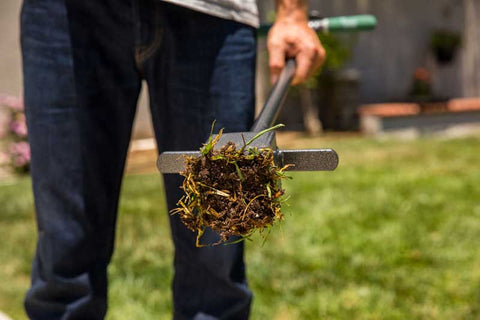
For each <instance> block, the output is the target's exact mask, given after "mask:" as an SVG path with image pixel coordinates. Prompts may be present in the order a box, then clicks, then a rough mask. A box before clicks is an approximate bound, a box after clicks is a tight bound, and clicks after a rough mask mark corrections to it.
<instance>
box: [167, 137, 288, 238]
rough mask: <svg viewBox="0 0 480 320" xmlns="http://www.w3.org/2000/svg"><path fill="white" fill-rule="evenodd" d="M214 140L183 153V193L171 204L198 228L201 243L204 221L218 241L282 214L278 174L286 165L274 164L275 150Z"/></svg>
mask: <svg viewBox="0 0 480 320" xmlns="http://www.w3.org/2000/svg"><path fill="white" fill-rule="evenodd" d="M220 135H221V133H220ZM217 137H218V136H217ZM217 141H218V140H217ZM214 145H215V141H213V142H211V144H210V145H208V144H207V145H205V146H204V147H203V149H202V156H200V157H186V159H185V162H186V169H185V171H184V172H181V175H183V176H184V177H185V180H184V183H183V186H182V188H183V190H184V191H185V195H184V197H182V199H181V200H180V201H179V202H178V208H176V209H174V210H172V213H173V214H179V215H180V218H181V220H182V221H183V223H184V224H185V225H186V226H187V227H188V228H189V229H190V230H192V231H194V232H197V246H203V244H201V243H200V242H201V240H200V238H201V236H202V234H203V232H204V230H205V228H208V227H209V228H212V229H213V230H215V231H216V232H217V233H219V235H220V238H221V240H220V241H219V242H218V243H214V244H219V243H223V242H228V241H229V239H230V238H231V237H232V236H240V237H242V239H244V238H246V237H248V236H250V235H251V234H252V233H253V232H254V231H255V230H259V231H260V232H262V231H263V230H264V229H266V228H269V227H270V226H272V224H273V223H274V222H275V221H277V220H281V219H282V218H283V215H282V213H281V211H280V209H281V205H282V201H283V200H282V195H283V194H284V190H283V189H281V184H280V180H281V179H282V178H285V175H284V170H285V169H286V167H284V168H279V167H277V166H276V165H275V164H274V161H273V160H274V153H273V150H272V149H269V148H266V149H257V148H246V146H242V147H240V148H238V147H237V146H236V145H235V144H233V143H232V142H229V143H227V144H226V145H224V146H222V147H221V148H220V149H218V150H214Z"/></svg>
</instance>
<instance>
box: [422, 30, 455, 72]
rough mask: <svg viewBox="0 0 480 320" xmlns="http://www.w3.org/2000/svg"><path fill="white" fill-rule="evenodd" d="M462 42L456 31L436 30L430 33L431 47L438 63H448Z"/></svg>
mask: <svg viewBox="0 0 480 320" xmlns="http://www.w3.org/2000/svg"><path fill="white" fill-rule="evenodd" d="M461 43H462V38H461V36H460V34H459V33H458V32H454V31H449V30H436V31H434V32H433V33H432V39H431V43H430V46H431V49H432V51H433V54H434V55H435V58H436V59H437V61H438V62H439V63H440V64H446V63H450V62H451V61H452V60H453V58H454V57H455V53H456V51H457V49H458V48H459V46H460V45H461Z"/></svg>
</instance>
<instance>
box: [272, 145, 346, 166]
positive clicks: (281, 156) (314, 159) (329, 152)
mask: <svg viewBox="0 0 480 320" xmlns="http://www.w3.org/2000/svg"><path fill="white" fill-rule="evenodd" d="M275 164H276V165H277V166H279V167H283V166H285V165H288V164H293V166H292V167H289V168H288V169H287V170H289V171H333V170H335V169H336V168H337V166H338V155H337V153H336V152H335V150H333V149H303V150H277V151H276V152H275Z"/></svg>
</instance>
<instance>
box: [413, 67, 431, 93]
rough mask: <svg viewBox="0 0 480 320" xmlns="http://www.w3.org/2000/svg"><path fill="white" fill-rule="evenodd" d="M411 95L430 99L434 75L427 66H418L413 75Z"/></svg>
mask: <svg viewBox="0 0 480 320" xmlns="http://www.w3.org/2000/svg"><path fill="white" fill-rule="evenodd" d="M410 95H411V96H412V97H413V98H414V99H416V100H428V99H429V98H431V96H432V77H431V74H430V71H428V70H427V69H425V68H417V69H416V70H415V73H414V75H413V83H412V88H411V91H410Z"/></svg>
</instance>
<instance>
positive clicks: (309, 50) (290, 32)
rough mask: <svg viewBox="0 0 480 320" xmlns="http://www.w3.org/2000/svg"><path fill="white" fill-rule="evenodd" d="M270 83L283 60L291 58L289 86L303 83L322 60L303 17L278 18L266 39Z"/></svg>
mask: <svg viewBox="0 0 480 320" xmlns="http://www.w3.org/2000/svg"><path fill="white" fill-rule="evenodd" d="M267 48H268V53H269V56H270V58H269V66H270V81H271V82H272V84H273V83H275V82H277V80H278V77H279V76H280V72H281V71H282V69H283V67H284V66H285V59H286V58H295V59H296V61H297V70H296V72H295V77H294V79H293V82H292V84H293V85H295V84H299V83H302V82H305V81H306V80H307V79H308V77H309V76H311V75H312V74H313V73H314V72H315V71H316V70H317V69H318V68H319V67H320V66H321V65H322V64H323V62H324V61H325V50H324V49H323V47H322V44H321V43H320V40H318V37H317V35H316V33H315V31H313V30H312V29H311V28H310V27H309V26H308V20H307V18H306V14H305V16H304V17H303V16H300V17H299V16H298V15H297V16H295V17H292V16H285V17H282V16H280V15H279V17H278V18H277V21H276V22H275V24H274V25H273V27H272V28H271V29H270V32H269V33H268V38H267Z"/></svg>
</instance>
